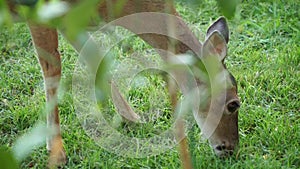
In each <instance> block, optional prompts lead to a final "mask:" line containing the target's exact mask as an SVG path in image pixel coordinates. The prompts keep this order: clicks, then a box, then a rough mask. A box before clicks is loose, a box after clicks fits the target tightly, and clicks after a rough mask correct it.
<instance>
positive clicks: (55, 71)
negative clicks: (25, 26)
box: [29, 24, 66, 165]
mask: <svg viewBox="0 0 300 169" xmlns="http://www.w3.org/2000/svg"><path fill="white" fill-rule="evenodd" d="M29 28H30V31H31V36H32V39H33V42H34V45H35V48H36V51H37V54H38V59H39V63H40V66H41V68H42V72H43V77H44V82H45V92H46V106H47V109H46V110H47V127H49V128H50V129H53V130H54V131H55V133H54V135H51V136H49V137H48V138H47V149H48V150H49V151H50V159H49V164H50V165H60V164H62V163H65V162H66V155H65V151H64V148H63V142H62V137H61V134H60V126H59V112H58V105H57V104H58V103H57V91H58V86H59V81H60V77H61V60H60V54H59V52H58V35H57V31H56V30H55V29H49V28H45V27H42V26H40V25H33V24H29Z"/></svg>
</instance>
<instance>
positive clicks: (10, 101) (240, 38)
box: [0, 0, 300, 168]
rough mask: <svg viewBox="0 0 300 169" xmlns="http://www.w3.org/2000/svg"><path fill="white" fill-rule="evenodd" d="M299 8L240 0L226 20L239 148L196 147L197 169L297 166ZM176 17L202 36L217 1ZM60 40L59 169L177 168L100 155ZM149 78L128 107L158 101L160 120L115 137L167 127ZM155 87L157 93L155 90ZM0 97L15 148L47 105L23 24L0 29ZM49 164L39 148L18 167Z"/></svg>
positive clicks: (169, 160)
mask: <svg viewBox="0 0 300 169" xmlns="http://www.w3.org/2000/svg"><path fill="white" fill-rule="evenodd" d="M299 8H300V5H299V3H298V2H296V1H292V0H290V1H288V0H287V1H285V2H281V1H262V2H257V1H247V2H245V1H244V2H242V3H241V5H240V6H239V10H238V12H237V15H236V17H235V19H233V20H231V21H229V25H230V30H231V38H230V43H229V55H228V57H227V60H226V64H227V67H228V69H229V70H230V71H231V72H232V73H233V74H234V75H235V77H236V79H237V81H238V87H239V96H240V98H241V101H242V107H241V109H240V116H239V127H240V128H239V132H240V150H239V152H238V154H236V155H235V156H233V157H231V158H228V159H219V158H217V157H215V155H214V154H213V153H212V151H211V149H210V147H209V146H208V144H207V143H206V142H204V144H203V141H199V143H197V142H193V146H192V147H193V149H194V151H193V152H194V158H195V161H196V163H197V166H198V168H299V167H300V148H299V147H300V145H299V144H300V142H299V140H300V115H299V112H300V100H299V96H300V88H299V86H300V48H299V41H300V32H299V28H300V21H299V20H300V17H299ZM178 11H179V13H180V14H181V15H182V17H183V18H184V20H186V21H187V22H188V23H189V24H190V26H191V28H196V27H197V28H199V29H200V30H202V31H205V30H206V29H207V27H208V26H209V24H210V23H211V22H212V21H213V20H215V19H216V18H217V17H218V16H219V15H221V14H220V13H218V12H217V11H218V10H217V5H216V3H215V2H214V1H208V2H206V1H205V2H203V3H201V4H200V5H199V7H197V8H194V9H190V8H188V7H184V6H183V5H182V4H179V5H178ZM197 35H198V36H199V38H200V40H203V39H204V37H203V36H202V35H201V34H197ZM60 39H61V41H60V42H61V43H60V52H61V54H62V60H63V72H64V73H63V78H62V91H63V93H61V96H60V102H59V106H60V117H61V124H62V130H63V138H64V142H65V149H66V151H67V154H68V158H69V159H68V163H67V165H66V166H65V167H64V168H179V167H180V160H179V155H178V152H177V150H176V148H174V149H171V150H169V151H167V152H166V153H164V154H160V155H157V156H152V157H147V158H141V159H134V158H125V157H121V156H117V155H115V154H113V153H110V152H108V151H106V150H104V149H102V148H101V147H100V146H98V145H97V144H96V143H95V141H94V140H93V139H91V138H90V137H89V136H88V135H87V134H86V133H85V131H84V130H83V128H82V126H81V124H80V122H79V120H78V119H77V117H76V114H75V112H74V105H73V101H72V93H71V91H72V90H71V87H72V85H71V80H72V79H71V77H72V73H73V70H74V66H75V63H76V61H77V54H76V53H75V51H74V50H73V49H72V47H71V46H70V45H69V44H68V43H67V42H66V41H64V40H63V39H62V37H60ZM127 43H129V45H128V44H127ZM122 45H123V46H122ZM122 45H121V46H122V47H121V49H122V50H125V49H126V50H125V51H122V50H121V51H117V54H122V55H124V56H125V55H128V54H130V52H131V53H133V51H140V52H141V51H143V49H145V48H147V45H145V44H144V43H142V42H141V41H140V40H137V38H132V39H129V40H127V41H126V40H125V42H123V43H122ZM120 59H124V58H122V57H120ZM154 74H155V73H152V75H150V76H148V80H147V81H149V82H151V85H150V86H147V88H143V87H140V88H139V87H137V89H135V90H130V91H129V95H130V96H132V97H131V104H133V105H134V107H135V108H136V109H138V110H141V111H142V110H147V109H149V107H151V104H152V102H154V101H155V102H158V103H161V104H160V106H161V107H157V109H158V110H160V111H161V112H163V114H162V115H161V116H160V118H159V119H158V121H157V123H155V121H151V122H150V123H149V124H145V125H140V126H133V127H134V129H137V130H133V131H132V130H130V127H132V126H126V125H125V126H119V127H118V128H117V129H118V131H119V132H124V131H123V130H122V129H125V130H126V131H125V133H127V134H129V135H132V136H135V137H147V136H151V135H152V134H156V132H160V131H161V130H164V129H166V128H168V125H170V124H171V123H172V121H171V120H168V119H169V117H168V116H170V109H168V108H166V107H165V106H167V105H169V102H168V101H167V100H166V98H167V96H164V95H161V94H160V93H161V92H163V91H164V89H163V87H162V86H159V85H163V83H164V82H163V81H162V79H161V78H160V77H157V76H154ZM157 84H158V86H159V87H153V86H156V85H157ZM148 94H151V97H148V96H149V95H148ZM0 95H1V97H0V129H1V130H0V138H1V139H0V145H3V146H7V147H12V145H13V143H14V142H15V141H16V139H17V138H18V137H19V136H21V135H22V134H24V133H26V132H27V131H29V130H30V128H31V127H33V126H34V124H35V123H36V122H37V121H39V120H43V115H42V114H43V112H44V105H45V96H44V90H43V80H42V76H41V73H40V67H39V65H38V61H37V59H36V56H35V52H34V49H33V45H32V42H31V39H30V34H29V31H28V29H27V27H26V25H24V24H16V25H15V26H14V27H12V28H2V29H1V31H0ZM160 97H162V98H160ZM135 98H139V99H135ZM141 99H142V100H144V101H145V102H141V101H140V100H141ZM164 105H165V106H164ZM112 109H113V108H112ZM106 117H107V118H109V117H114V115H113V114H107V116H106ZM158 122H160V123H158ZM199 133H200V131H199V129H198V128H197V126H196V125H194V126H193V128H192V132H190V137H191V138H194V139H199V138H200V136H199V135H200V134H199ZM199 140H200V139H199ZM46 164H47V151H46V148H45V147H44V146H43V147H40V148H38V149H36V150H35V151H34V152H33V153H32V154H31V155H30V156H28V157H27V158H26V159H25V160H24V161H22V163H21V168H45V166H46Z"/></svg>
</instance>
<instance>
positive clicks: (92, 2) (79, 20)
mask: <svg viewBox="0 0 300 169" xmlns="http://www.w3.org/2000/svg"><path fill="white" fill-rule="evenodd" d="M98 4H99V0H89V1H83V2H80V3H79V4H77V5H75V6H74V7H72V9H71V10H70V11H69V12H68V14H67V15H66V16H65V17H64V18H63V28H65V29H66V31H65V32H66V36H67V37H68V38H69V39H70V40H74V39H76V38H77V35H79V34H80V33H81V32H82V31H83V30H84V28H86V26H88V24H89V23H90V21H91V18H93V17H95V16H96V14H97V7H98ZM83 11H84V12H83Z"/></svg>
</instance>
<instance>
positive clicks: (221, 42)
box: [203, 31, 227, 61]
mask: <svg viewBox="0 0 300 169" xmlns="http://www.w3.org/2000/svg"><path fill="white" fill-rule="evenodd" d="M203 54H204V57H205V56H206V55H213V56H217V57H218V58H219V60H220V61H222V60H224V58H225V57H226V55H227V44H226V41H225V39H224V37H223V36H222V35H221V33H220V32H218V31H214V32H213V33H211V34H210V35H209V36H208V37H207V39H206V41H205V42H204V44H203Z"/></svg>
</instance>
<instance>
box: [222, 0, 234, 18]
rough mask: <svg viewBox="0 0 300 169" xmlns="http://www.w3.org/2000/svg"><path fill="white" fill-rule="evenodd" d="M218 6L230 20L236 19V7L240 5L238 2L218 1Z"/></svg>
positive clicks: (229, 0)
mask: <svg viewBox="0 0 300 169" xmlns="http://www.w3.org/2000/svg"><path fill="white" fill-rule="evenodd" d="M217 3H218V6H219V8H220V10H221V12H222V14H223V15H224V16H225V17H226V18H228V19H231V18H232V17H234V14H235V11H236V7H237V5H238V4H239V1H238V0H227V1H225V0H217Z"/></svg>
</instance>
